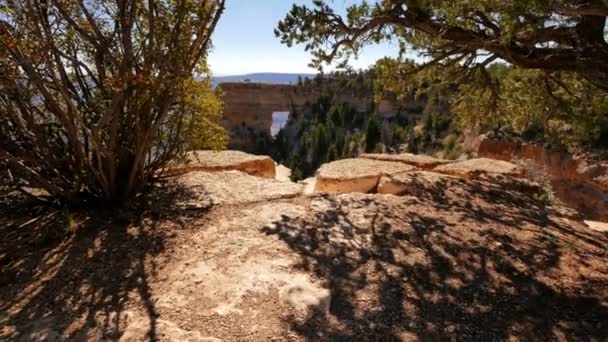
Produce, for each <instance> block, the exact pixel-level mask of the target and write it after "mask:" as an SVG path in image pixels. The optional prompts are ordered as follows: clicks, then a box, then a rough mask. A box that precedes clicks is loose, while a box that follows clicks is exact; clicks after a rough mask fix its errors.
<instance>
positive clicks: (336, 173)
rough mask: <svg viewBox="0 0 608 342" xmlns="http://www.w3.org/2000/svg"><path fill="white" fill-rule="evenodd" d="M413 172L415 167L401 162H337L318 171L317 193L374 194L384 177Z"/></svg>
mask: <svg viewBox="0 0 608 342" xmlns="http://www.w3.org/2000/svg"><path fill="white" fill-rule="evenodd" d="M412 170H414V167H413V166H411V165H407V164H404V163H400V162H390V161H382V160H373V159H365V158H358V159H342V160H336V161H333V162H331V163H327V164H323V165H322V166H321V167H320V168H319V170H317V174H316V184H315V192H361V193H368V192H373V191H375V190H376V187H377V185H378V181H379V179H380V177H381V176H382V175H389V174H395V173H400V172H406V171H412Z"/></svg>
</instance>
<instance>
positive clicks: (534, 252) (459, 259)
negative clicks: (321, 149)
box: [0, 175, 608, 341]
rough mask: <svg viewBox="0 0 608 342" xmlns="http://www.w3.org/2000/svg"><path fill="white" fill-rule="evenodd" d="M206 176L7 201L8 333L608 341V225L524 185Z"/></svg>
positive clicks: (1, 303) (17, 336)
mask: <svg viewBox="0 0 608 342" xmlns="http://www.w3.org/2000/svg"><path fill="white" fill-rule="evenodd" d="M233 176H234V175H232V176H230V177H233ZM230 177H226V178H224V180H222V179H221V178H218V179H216V180H214V185H213V186H215V187H217V189H222V190H221V191H230V192H232V193H238V192H239V191H241V192H243V191H245V190H244V189H245V188H244V187H243V185H242V184H248V183H247V182H248V179H246V177H245V178H242V177H240V176H239V177H237V178H238V179H241V180H239V181H236V180H235V179H236V178H230ZM241 181H243V182H245V183H239V182H241ZM267 181H268V183H265V184H266V188H273V187H275V186H276V187H278V188H280V189H282V187H285V185H280V184H279V185H277V184H275V183H274V181H272V180H267ZM277 183H281V182H277ZM197 184H198V185H200V186H201V187H202V188H200V189H198V190H196V191H192V188H190V189H187V190H183V189H181V188H179V186H175V185H171V184H166V185H164V186H162V187H159V188H158V189H157V190H155V191H153V192H152V193H151V194H149V195H148V196H147V197H145V198H142V199H141V201H140V202H141V203H143V204H145V205H143V204H142V205H141V206H135V207H133V208H131V209H130V210H127V211H124V212H116V211H107V212H95V213H86V212H72V213H67V212H58V211H56V210H55V211H53V209H50V208H45V207H39V206H26V205H24V204H19V205H18V206H11V205H9V204H6V205H3V207H2V210H1V211H0V217H1V218H2V221H1V224H0V227H1V228H0V229H1V230H2V231H1V232H0V267H1V271H2V273H1V274H2V278H0V340H45V341H46V340H51V341H52V340H100V339H110V340H116V339H118V340H123V341H141V340H150V339H153V340H159V341H269V340H276V341H335V340H358V341H379V340H388V341H391V340H404V341H415V340H456V341H460V340H463V341H491V340H511V341H517V340H522V341H524V340H526V341H528V340H558V341H572V340H595V341H604V340H606V339H608V234H606V233H604V232H600V231H596V230H593V229H590V228H589V227H587V225H585V224H584V223H583V222H582V221H581V219H580V218H579V217H578V216H576V215H575V214H574V213H572V212H570V211H568V210H565V209H563V208H553V207H545V206H543V204H542V203H539V202H537V201H536V200H534V199H533V198H532V197H530V196H528V195H526V194H524V193H519V192H517V191H514V190H509V189H505V188H504V187H503V186H498V185H493V184H491V183H486V182H482V181H466V182H458V183H456V184H454V185H452V186H450V187H443V186H441V184H435V185H433V184H427V185H425V186H427V188H425V189H423V190H424V191H421V192H420V195H419V196H416V197H413V196H393V195H380V194H331V195H330V194H314V195H309V196H295V197H293V196H290V198H284V197H281V196H278V197H276V196H275V197H268V198H264V197H263V196H262V197H261V198H260V197H256V196H253V197H251V196H228V197H226V196H224V197H221V196H220V197H216V198H228V199H229V200H225V201H224V202H221V203H218V201H217V200H216V201H215V202H214V201H210V200H209V201H205V196H213V192H214V191H219V190H213V189H215V188H213V187H212V186H211V185H209V184H207V185H205V183H197ZM205 187H206V189H205ZM205 191H206V192H205ZM268 191H269V193H276V189H274V188H273V189H268ZM206 194H207V195H206ZM192 196H194V198H195V200H192ZM218 196H219V195H218ZM193 201H195V202H196V201H198V202H197V203H206V204H204V205H183V203H192V202H193ZM70 222H71V223H70ZM68 223H69V224H68ZM68 227H71V229H72V230H73V231H74V232H68V231H67V230H66V229H67V228H68Z"/></svg>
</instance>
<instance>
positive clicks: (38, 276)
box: [0, 184, 209, 340]
mask: <svg viewBox="0 0 608 342" xmlns="http://www.w3.org/2000/svg"><path fill="white" fill-rule="evenodd" d="M193 196H199V197H200V194H196V193H194V192H192V191H191V190H189V189H185V188H180V187H178V186H176V185H175V184H172V185H164V186H160V187H156V188H151V189H148V191H147V192H146V193H145V195H142V196H141V197H140V198H138V199H137V200H136V201H134V203H135V204H133V205H131V206H130V207H128V208H127V209H122V210H116V209H109V208H108V209H104V208H96V209H94V210H85V209H80V210H72V211H69V212H68V211H67V210H66V209H62V208H56V207H53V206H52V205H49V204H41V203H39V202H24V201H19V200H16V201H12V203H3V205H2V206H1V207H0V269H1V275H2V276H1V277H0V312H2V314H0V327H1V328H0V339H10V340H32V339H38V340H55V339H59V340H62V339H68V340H74V339H76V340H89V339H118V338H119V337H120V336H121V335H122V334H123V332H124V328H125V326H126V324H127V323H128V322H126V321H125V320H126V319H127V318H128V317H127V316H128V315H127V311H128V310H133V309H134V310H139V311H140V312H144V313H145V320H146V321H147V322H146V325H147V327H148V331H147V336H142V338H145V339H149V340H156V339H157V335H156V322H157V317H158V313H157V310H156V308H155V304H154V303H155V300H154V293H153V291H152V288H151V281H152V280H153V279H154V278H155V277H156V276H157V274H156V270H157V268H158V266H159V262H162V258H161V256H162V254H163V252H165V251H166V249H167V248H168V247H169V246H171V243H172V242H173V239H174V237H175V235H176V234H175V232H174V230H175V229H184V228H185V223H186V222H187V220H189V219H197V218H200V217H201V216H202V215H205V214H206V213H207V210H208V209H209V207H206V208H196V209H197V210H187V209H184V208H183V206H181V204H182V203H184V202H188V199H189V198H191V197H193Z"/></svg>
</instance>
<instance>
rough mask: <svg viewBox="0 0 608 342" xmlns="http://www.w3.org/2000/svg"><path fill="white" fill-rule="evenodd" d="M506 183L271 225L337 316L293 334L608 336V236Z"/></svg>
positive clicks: (373, 199) (388, 199)
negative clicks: (565, 218)
mask: <svg viewBox="0 0 608 342" xmlns="http://www.w3.org/2000/svg"><path fill="white" fill-rule="evenodd" d="M421 186H427V187H428V186H429V184H426V183H425V184H421ZM501 187H502V186H501V185H500V184H498V185H492V184H488V183H483V182H460V181H459V182H457V183H454V184H435V185H434V186H433V187H432V188H426V189H424V190H423V191H421V196H418V197H410V196H404V197H396V196H386V195H385V196H380V195H355V194H349V195H325V196H321V197H316V198H314V199H313V200H312V204H311V212H312V213H313V214H312V216H311V217H289V216H283V218H282V219H281V220H280V221H278V222H274V224H273V225H271V226H268V227H266V228H265V229H264V231H265V233H266V234H272V235H277V236H278V237H279V238H280V239H282V240H283V241H285V243H287V244H288V245H289V246H290V248H291V249H292V250H294V251H295V252H297V253H298V254H299V256H300V262H299V264H298V265H297V267H298V268H300V269H302V270H304V271H307V272H309V273H311V274H312V275H313V276H314V277H316V278H320V279H321V280H323V281H324V283H325V286H327V287H328V288H329V289H330V291H331V294H332V297H331V306H330V310H329V314H328V315H326V314H324V313H322V312H314V313H312V314H310V315H309V316H308V317H306V318H305V319H302V318H298V317H295V316H294V317H292V319H291V320H290V321H289V323H290V325H291V328H292V329H293V330H294V331H296V332H297V333H299V334H300V335H301V336H303V337H305V338H306V339H307V340H310V341H313V340H319V339H321V340H368V341H376V340H412V339H422V340H450V339H451V340H458V341H460V340H465V341H471V340H478V341H493V340H506V339H509V338H512V337H515V338H519V339H523V340H578V339H581V340H585V339H589V338H595V339H598V340H602V341H603V340H605V339H606V338H608V263H607V262H606V261H608V255H606V246H608V237H607V236H606V235H603V234H601V233H597V232H593V231H584V230H583V228H581V227H582V226H580V224H578V223H574V224H575V225H572V224H568V223H563V222H562V221H560V220H553V216H552V215H551V212H550V210H549V209H545V208H544V207H543V205H542V204H540V203H538V202H535V200H534V199H533V198H532V197H530V196H529V195H527V194H525V193H522V192H519V191H510V190H507V189H505V188H501ZM569 222H571V221H569ZM571 223H572V222H571ZM577 224H578V225H577Z"/></svg>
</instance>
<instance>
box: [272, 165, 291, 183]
mask: <svg viewBox="0 0 608 342" xmlns="http://www.w3.org/2000/svg"><path fill="white" fill-rule="evenodd" d="M275 170H276V176H275V179H276V180H279V181H281V182H291V179H290V178H289V177H290V176H291V169H290V168H288V167H286V166H283V165H281V164H279V165H276V167H275Z"/></svg>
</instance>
